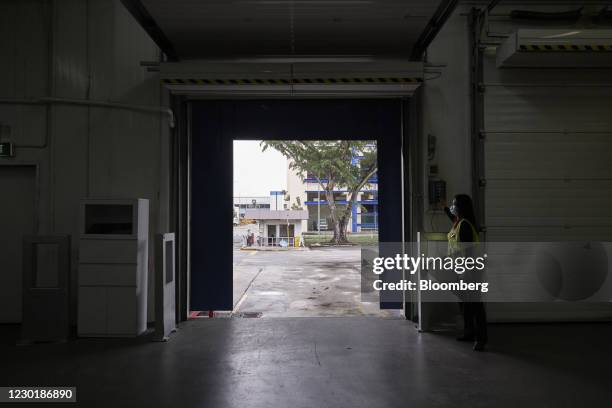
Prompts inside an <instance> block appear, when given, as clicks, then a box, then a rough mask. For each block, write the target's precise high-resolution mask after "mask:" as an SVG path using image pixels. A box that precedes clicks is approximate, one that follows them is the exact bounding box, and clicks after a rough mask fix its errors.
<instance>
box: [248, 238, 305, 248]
mask: <svg viewBox="0 0 612 408" xmlns="http://www.w3.org/2000/svg"><path fill="white" fill-rule="evenodd" d="M295 241H296V238H295V237H256V238H255V245H257V246H268V247H289V248H291V247H294V246H295V244H296V242H295Z"/></svg>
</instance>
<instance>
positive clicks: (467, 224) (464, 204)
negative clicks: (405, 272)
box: [444, 194, 488, 351]
mask: <svg viewBox="0 0 612 408" xmlns="http://www.w3.org/2000/svg"><path fill="white" fill-rule="evenodd" d="M444 211H445V212H446V214H447V215H448V217H449V218H450V220H451V221H452V222H453V226H452V227H451V229H450V231H449V233H448V252H449V255H451V256H458V255H461V256H466V255H468V256H469V254H465V253H464V254H461V252H466V251H469V248H467V247H470V246H471V247H473V246H474V244H471V245H462V244H463V243H468V242H471V243H477V242H478V241H479V239H478V223H477V222H476V216H475V215H474V206H473V204H472V199H471V198H470V196H468V195H467V194H457V195H456V196H455V198H454V199H453V203H452V205H451V207H450V208H449V207H447V206H446V205H445V206H444ZM468 273H469V272H468ZM459 306H460V308H461V309H462V311H463V326H464V332H463V335H462V336H460V337H458V338H457V340H459V341H474V342H475V343H474V350H475V351H484V348H485V345H486V344H487V340H488V339H487V315H486V311H485V307H484V303H483V302H482V301H481V300H479V299H467V300H465V301H463V302H461V303H460V304H459Z"/></svg>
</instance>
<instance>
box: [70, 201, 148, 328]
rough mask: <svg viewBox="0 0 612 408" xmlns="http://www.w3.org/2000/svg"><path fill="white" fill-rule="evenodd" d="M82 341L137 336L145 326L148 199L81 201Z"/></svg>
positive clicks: (80, 325) (80, 286) (80, 308)
mask: <svg viewBox="0 0 612 408" xmlns="http://www.w3.org/2000/svg"><path fill="white" fill-rule="evenodd" d="M79 225H80V238H79V285H78V287H79V289H78V329H77V333H78V335H79V336H80V337H135V336H138V335H140V334H142V333H143V332H144V331H145V330H146V328H147V288H148V286H147V285H148V266H149V254H148V249H149V242H148V240H149V201H148V200H145V199H141V198H139V199H85V200H82V201H81V211H80V223H79Z"/></svg>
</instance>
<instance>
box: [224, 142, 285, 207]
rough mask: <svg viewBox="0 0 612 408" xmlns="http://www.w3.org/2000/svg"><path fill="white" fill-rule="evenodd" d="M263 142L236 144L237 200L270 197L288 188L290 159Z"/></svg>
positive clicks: (235, 178) (235, 182)
mask: <svg viewBox="0 0 612 408" xmlns="http://www.w3.org/2000/svg"><path fill="white" fill-rule="evenodd" d="M259 143H260V141H252V140H249V141H247V140H236V141H234V197H238V196H241V197H246V196H268V195H270V191H273V190H275V191H280V190H285V189H286V188H287V159H286V158H285V156H283V155H282V154H280V153H279V152H277V151H276V150H273V149H268V150H266V151H265V153H262V151H261V147H260V146H259Z"/></svg>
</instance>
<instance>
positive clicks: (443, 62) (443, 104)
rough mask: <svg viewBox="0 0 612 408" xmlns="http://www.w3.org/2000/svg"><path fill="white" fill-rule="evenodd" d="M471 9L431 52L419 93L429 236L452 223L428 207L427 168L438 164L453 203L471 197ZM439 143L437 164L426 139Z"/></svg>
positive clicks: (452, 22) (454, 19)
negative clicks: (460, 195) (456, 197)
mask: <svg viewBox="0 0 612 408" xmlns="http://www.w3.org/2000/svg"><path fill="white" fill-rule="evenodd" d="M469 9H470V6H467V5H466V6H459V7H458V8H457V9H456V11H455V12H454V13H453V15H452V16H451V17H450V18H449V20H448V21H447V22H446V24H445V25H444V27H443V28H442V30H441V31H440V32H439V34H438V36H437V37H436V38H435V39H434V41H433V42H432V43H431V45H430V46H429V48H428V49H427V64H428V65H430V67H429V68H427V71H430V72H429V73H427V74H426V80H425V81H424V84H423V87H422V90H421V101H422V108H421V112H422V118H421V120H422V124H421V126H422V134H421V137H422V148H423V150H422V151H421V154H422V157H423V158H424V160H423V165H424V166H425V168H424V169H423V173H422V174H423V177H424V178H423V183H424V185H425V188H424V193H425V199H424V203H425V204H424V218H423V229H424V230H425V231H446V230H448V228H449V225H448V219H447V218H446V215H444V213H443V212H441V211H439V210H434V209H431V208H430V207H429V204H428V203H429V198H428V196H427V194H428V191H427V182H428V168H427V167H428V165H429V164H437V166H438V169H439V174H438V177H439V178H440V179H442V180H445V181H446V183H447V196H448V197H449V199H450V198H451V197H452V196H453V195H454V194H458V193H468V194H469V193H470V192H471V189H472V183H471V171H472V170H471V144H470V66H469V53H470V43H469V24H468V18H467V17H466V15H465V14H466V13H467V12H468V11H469ZM428 135H432V136H434V137H435V138H436V140H437V149H436V155H435V158H434V160H433V161H431V162H428V160H427V137H428Z"/></svg>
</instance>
